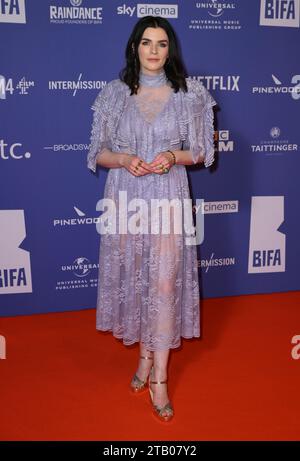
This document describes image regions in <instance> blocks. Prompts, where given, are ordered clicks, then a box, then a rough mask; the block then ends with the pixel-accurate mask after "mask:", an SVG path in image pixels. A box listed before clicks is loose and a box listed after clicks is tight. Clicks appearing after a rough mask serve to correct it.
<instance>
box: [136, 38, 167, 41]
mask: <svg viewBox="0 0 300 461" xmlns="http://www.w3.org/2000/svg"><path fill="white" fill-rule="evenodd" d="M142 40H148V41H149V42H152V40H151V39H150V38H146V37H144V38H142ZM157 41H158V42H167V41H168V40H166V39H165V40H157Z"/></svg>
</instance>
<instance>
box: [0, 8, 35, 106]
mask: <svg viewBox="0 0 300 461" xmlns="http://www.w3.org/2000/svg"><path fill="white" fill-rule="evenodd" d="M0 1H1V0H0ZM33 86H34V81H33V80H26V78H25V77H22V78H21V79H20V80H19V81H18V82H17V84H16V85H14V83H13V79H12V78H8V79H7V78H5V76H4V75H0V99H6V96H7V95H8V94H9V95H11V96H12V95H13V94H14V91H16V90H19V91H18V92H17V93H18V94H21V95H27V94H29V93H28V90H29V88H31V87H33Z"/></svg>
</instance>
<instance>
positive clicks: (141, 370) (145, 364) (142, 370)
mask: <svg viewBox="0 0 300 461" xmlns="http://www.w3.org/2000/svg"><path fill="white" fill-rule="evenodd" d="M140 356H142V357H153V352H151V351H149V350H148V349H147V348H146V347H145V345H144V343H142V342H140ZM152 365H153V359H152V360H145V359H139V365H138V369H137V372H136V374H137V376H138V377H139V378H140V379H141V380H142V381H146V380H147V378H148V376H149V372H150V368H151V367H152Z"/></svg>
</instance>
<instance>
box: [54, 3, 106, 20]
mask: <svg viewBox="0 0 300 461" xmlns="http://www.w3.org/2000/svg"><path fill="white" fill-rule="evenodd" d="M70 4H71V6H57V5H50V22H51V23H52V24H102V7H101V6H97V7H85V6H81V4H82V0H70Z"/></svg>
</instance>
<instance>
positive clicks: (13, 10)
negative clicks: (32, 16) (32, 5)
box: [0, 0, 26, 24]
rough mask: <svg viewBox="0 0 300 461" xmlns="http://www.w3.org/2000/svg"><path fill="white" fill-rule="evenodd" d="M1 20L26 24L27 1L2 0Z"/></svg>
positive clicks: (0, 5) (0, 3)
mask: <svg viewBox="0 0 300 461" xmlns="http://www.w3.org/2000/svg"><path fill="white" fill-rule="evenodd" d="M0 22H12V23H15V24H25V23H26V15H25V1H24V0H1V1H0Z"/></svg>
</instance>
